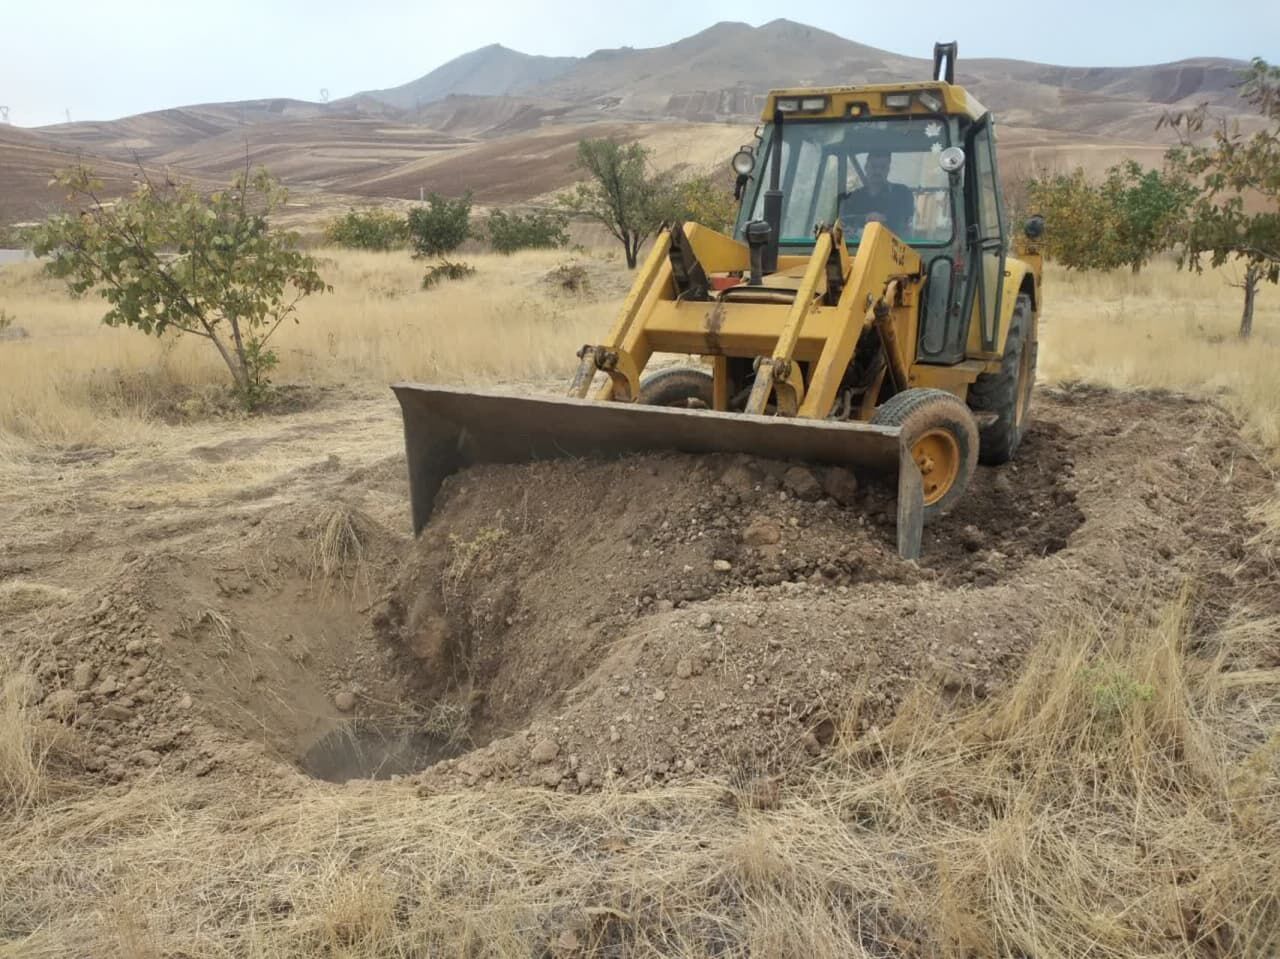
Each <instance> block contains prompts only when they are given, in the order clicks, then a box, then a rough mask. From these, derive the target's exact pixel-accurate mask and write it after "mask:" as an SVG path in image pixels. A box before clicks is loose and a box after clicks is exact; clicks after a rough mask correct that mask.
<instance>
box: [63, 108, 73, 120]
mask: <svg viewBox="0 0 1280 959" xmlns="http://www.w3.org/2000/svg"><path fill="white" fill-rule="evenodd" d="M63 112H65V113H66V115H67V122H68V123H70V122H71V108H70V107H67V108H66V110H65V111H63Z"/></svg>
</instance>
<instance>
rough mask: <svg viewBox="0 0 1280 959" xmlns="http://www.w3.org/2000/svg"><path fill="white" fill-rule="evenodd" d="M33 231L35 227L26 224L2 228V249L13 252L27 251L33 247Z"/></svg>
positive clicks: (0, 230)
mask: <svg viewBox="0 0 1280 959" xmlns="http://www.w3.org/2000/svg"><path fill="white" fill-rule="evenodd" d="M32 230H33V227H32V226H31V225H30V224H25V223H24V224H17V223H11V224H9V225H8V226H0V247H4V248H6V249H13V250H21V249H25V248H26V247H28V246H30V245H31V233H32Z"/></svg>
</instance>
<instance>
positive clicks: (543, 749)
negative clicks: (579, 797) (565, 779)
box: [529, 739, 560, 782]
mask: <svg viewBox="0 0 1280 959" xmlns="http://www.w3.org/2000/svg"><path fill="white" fill-rule="evenodd" d="M559 755H560V744H559V743H557V742H556V741H555V740H554V739H542V740H539V741H538V742H537V743H535V744H534V747H533V749H531V750H529V758H530V759H532V760H533V761H534V762H535V763H549V762H551V761H552V760H554V759H555V758H556V757H557V756H559ZM559 781H560V780H559V779H557V780H556V782H559Z"/></svg>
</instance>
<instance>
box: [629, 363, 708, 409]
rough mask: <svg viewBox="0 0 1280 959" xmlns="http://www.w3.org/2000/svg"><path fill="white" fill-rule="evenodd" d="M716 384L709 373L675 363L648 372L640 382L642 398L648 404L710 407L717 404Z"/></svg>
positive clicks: (696, 407) (693, 407)
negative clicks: (665, 367) (667, 367)
mask: <svg viewBox="0 0 1280 959" xmlns="http://www.w3.org/2000/svg"><path fill="white" fill-rule="evenodd" d="M714 385H715V380H714V379H712V377H711V374H710V373H704V372H703V371H702V370H693V369H690V368H689V367H687V366H674V367H672V368H671V369H668V370H659V371H658V372H657V373H651V374H649V375H648V376H646V377H645V378H644V379H643V380H642V381H641V382H640V397H639V401H640V402H641V403H643V404H645V405H646V406H674V407H677V408H682V409H691V410H709V409H711V407H712V405H713V404H714V394H713V387H714Z"/></svg>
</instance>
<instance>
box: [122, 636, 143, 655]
mask: <svg viewBox="0 0 1280 959" xmlns="http://www.w3.org/2000/svg"><path fill="white" fill-rule="evenodd" d="M146 649H147V644H146V643H144V642H143V641H142V640H140V639H131V640H129V642H127V643H126V644H125V647H124V651H125V652H126V653H128V654H129V655H130V656H137V655H138V654H139V653H143V652H146Z"/></svg>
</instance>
